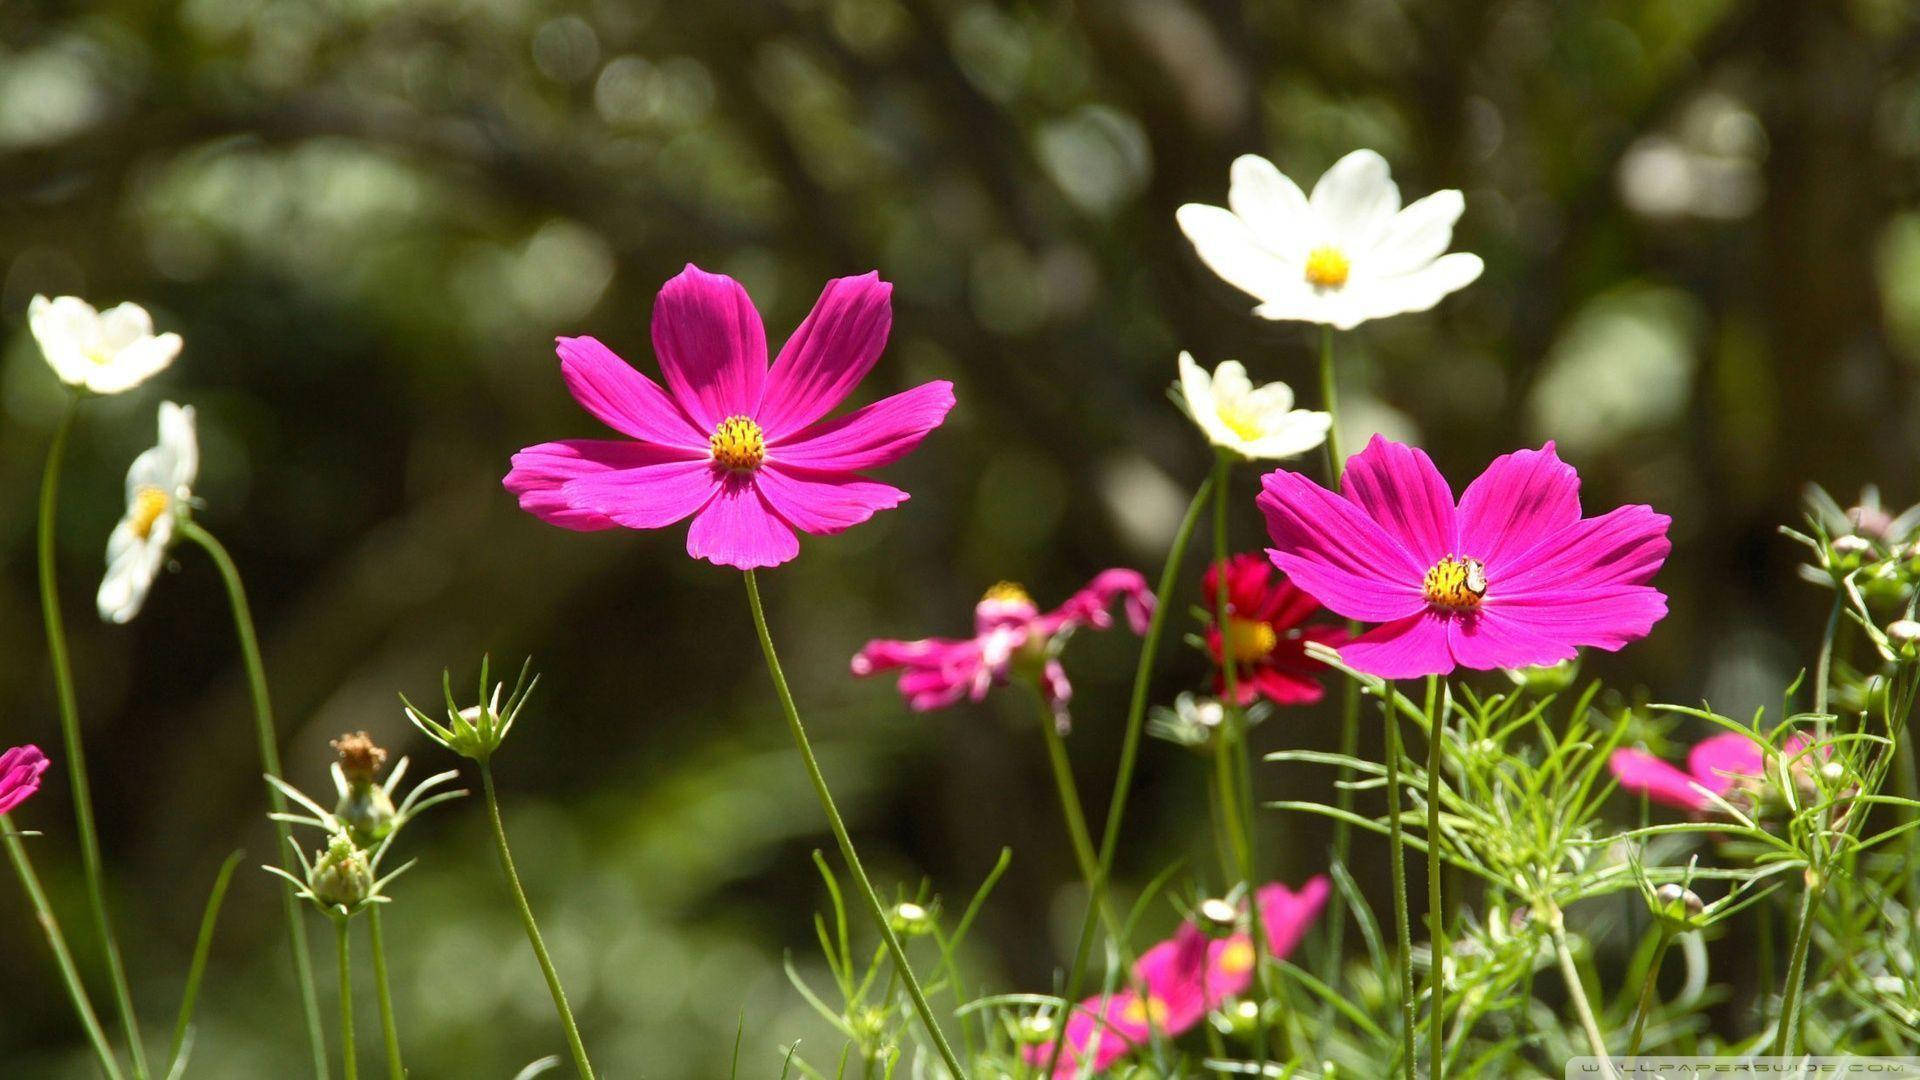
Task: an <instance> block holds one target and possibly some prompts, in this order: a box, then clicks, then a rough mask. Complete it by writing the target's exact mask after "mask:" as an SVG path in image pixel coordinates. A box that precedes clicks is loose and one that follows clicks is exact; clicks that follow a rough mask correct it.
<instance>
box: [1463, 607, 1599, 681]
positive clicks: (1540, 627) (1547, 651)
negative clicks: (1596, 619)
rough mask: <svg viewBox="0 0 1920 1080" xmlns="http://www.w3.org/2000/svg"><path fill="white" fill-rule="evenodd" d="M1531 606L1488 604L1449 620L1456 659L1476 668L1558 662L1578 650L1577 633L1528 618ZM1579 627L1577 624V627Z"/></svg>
mask: <svg viewBox="0 0 1920 1080" xmlns="http://www.w3.org/2000/svg"><path fill="white" fill-rule="evenodd" d="M1526 610H1528V609H1520V608H1514V607H1505V606H1499V605H1493V604H1489V605H1486V606H1485V607H1482V608H1481V609H1480V610H1479V611H1476V612H1473V613H1471V614H1464V615H1455V616H1454V617H1452V618H1450V619H1448V620H1447V647H1448V649H1449V650H1450V651H1451V652H1452V653H1453V658H1454V660H1456V661H1458V662H1459V663H1460V664H1461V665H1462V666H1465V667H1470V668H1473V669H1474V670H1476V671H1492V670H1494V669H1495V668H1520V667H1531V666H1534V665H1541V666H1545V665H1548V664H1557V663H1559V662H1560V661H1562V660H1571V659H1573V657H1574V655H1575V654H1576V653H1577V652H1578V651H1579V650H1577V649H1576V648H1575V647H1574V646H1575V645H1576V644H1584V643H1585V642H1579V641H1575V640H1574V639H1575V637H1577V636H1578V635H1576V634H1569V633H1566V632H1565V631H1566V629H1567V627H1566V626H1564V625H1561V624H1558V623H1556V622H1554V621H1552V620H1551V619H1529V618H1526V617H1524V616H1523V614H1522V612H1523V611H1526ZM1576 628H1577V627H1576Z"/></svg>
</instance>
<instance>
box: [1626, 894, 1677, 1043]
mask: <svg viewBox="0 0 1920 1080" xmlns="http://www.w3.org/2000/svg"><path fill="white" fill-rule="evenodd" d="M1672 947H1673V933H1672V931H1669V930H1668V929H1667V928H1666V927H1665V926H1664V925H1663V926H1662V927H1661V928H1660V942H1659V944H1657V945H1655V946H1654V947H1653V964H1652V965H1651V966H1650V967H1649V968H1648V969H1647V981H1646V984H1645V985H1644V986H1642V987H1641V988H1640V1005H1639V1007H1638V1008H1637V1009H1635V1010H1634V1012H1633V1034H1632V1035H1629V1036H1628V1037H1627V1056H1628V1057H1637V1056H1639V1053H1640V1038H1641V1036H1642V1035H1644V1034H1645V1033H1646V1030H1647V1014H1648V1013H1650V1012H1652V1011H1653V998H1654V987H1655V986H1657V985H1658V984H1659V982H1660V965H1661V964H1664V963H1666V960H1667V950H1668V949H1670V948H1672Z"/></svg>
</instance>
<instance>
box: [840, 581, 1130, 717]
mask: <svg viewBox="0 0 1920 1080" xmlns="http://www.w3.org/2000/svg"><path fill="white" fill-rule="evenodd" d="M1116 598H1118V599H1119V600H1120V602H1121V607H1122V608H1123V609H1124V610H1125V611H1126V614H1127V624H1128V625H1129V626H1131V627H1133V632H1134V633H1136V634H1144V633H1146V631H1147V621H1148V619H1149V618H1151V617H1152V615H1153V604H1154V600H1153V593H1152V592H1151V591H1149V590H1148V589H1147V580H1146V579H1145V578H1143V577H1141V576H1140V575H1139V574H1137V573H1135V572H1133V571H1132V570H1118V569H1116V570H1103V571H1101V572H1100V573H1099V574H1098V575H1096V576H1095V577H1094V579H1093V580H1092V581H1090V582H1088V583H1087V587H1086V588H1084V589H1081V590H1080V591H1079V592H1077V593H1074V594H1073V596H1072V597H1070V598H1069V599H1068V600H1067V602H1066V603H1064V604H1061V605H1060V606H1059V607H1057V608H1055V609H1054V610H1052V611H1049V612H1046V613H1044V614H1043V613H1041V611H1040V609H1039V607H1038V606H1037V605H1035V604H1034V602H1033V598H1032V597H1031V596H1028V595H1027V591H1026V590H1025V589H1023V588H1021V587H1020V586H1018V585H1015V584H1013V583H1011V582H1005V581H1003V582H1001V583H1000V584H998V585H995V586H994V587H993V588H991V589H988V590H987V594H986V595H985V596H983V597H981V598H980V602H979V603H978V604H976V605H974V609H973V636H972V637H970V638H922V639H921V640H919V641H869V642H867V644H866V647H865V648H862V649H861V650H860V651H859V652H858V653H855V654H854V657H853V665H852V667H853V673H854V674H855V675H863V676H864V675H872V674H875V673H876V672H881V671H891V670H894V669H900V693H901V696H903V697H905V698H906V699H907V704H908V706H910V707H911V708H913V709H914V710H915V711H918V712H927V711H930V710H933V709H943V708H945V707H947V706H948V705H952V704H953V703H955V702H957V701H959V700H960V699H961V698H963V697H964V698H968V699H971V700H973V701H979V700H981V699H982V698H984V697H986V696H987V691H988V690H989V689H991V688H992V687H994V686H1002V685H1005V684H1006V682H1007V680H1008V678H1009V677H1011V676H1012V675H1014V674H1015V673H1016V672H1017V671H1018V669H1019V668H1020V667H1021V666H1022V665H1023V664H1026V665H1032V666H1033V668H1034V670H1033V672H1031V677H1032V678H1033V680H1034V683H1035V685H1036V687H1037V688H1038V689H1039V691H1040V694H1041V696H1042V697H1044V698H1046V699H1047V702H1048V704H1050V705H1052V706H1053V712H1054V718H1055V721H1056V722H1057V723H1058V724H1059V725H1060V728H1061V730H1062V731H1063V732H1064V731H1065V730H1066V727H1067V702H1068V700H1069V699H1071V698H1072V697H1073V687H1072V686H1071V685H1070V684H1069V683H1068V682H1067V671H1066V668H1064V667H1062V666H1061V665H1060V659H1059V651H1060V646H1061V645H1062V644H1064V643H1065V641H1066V639H1067V637H1068V636H1069V635H1070V634H1071V633H1072V632H1073V631H1074V630H1076V629H1078V628H1080V627H1082V626H1091V627H1093V628H1094V629H1096V630H1105V629H1107V628H1108V627H1111V626H1112V625H1113V613H1112V612H1111V611H1110V610H1108V609H1109V608H1110V607H1111V606H1112V604H1113V601H1114V600H1115V599H1116Z"/></svg>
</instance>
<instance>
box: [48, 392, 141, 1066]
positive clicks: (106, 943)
mask: <svg viewBox="0 0 1920 1080" xmlns="http://www.w3.org/2000/svg"><path fill="white" fill-rule="evenodd" d="M81 400H82V399H81V397H80V395H79V394H75V395H73V397H72V399H71V400H70V401H69V403H68V405H67V411H66V413H65V414H64V415H63V416H61V418H60V426H59V427H58V428H55V429H54V432H53V443H52V445H50V446H49V447H48V448H47V466H46V471H45V472H44V473H42V474H41V477H40V528H39V536H38V542H39V562H40V614H41V616H42V617H43V618H44V620H45V622H46V627H47V653H48V656H49V657H50V658H51V660H52V662H53V688H54V696H55V697H56V698H58V699H59V704H60V736H61V740H62V742H63V743H64V744H65V749H66V756H67V783H68V784H69V785H71V786H72V788H73V817H74V823H75V825H76V832H77V834H78V836H79V839H80V868H81V871H82V872H83V873H84V875H85V877H86V882H87V902H88V904H89V905H90V907H91V910H92V913H93V929H94V932H95V933H96V934H98V935H99V937H100V951H101V952H102V953H103V954H105V956H106V960H107V977H108V979H109V980H110V981H111V982H112V983H113V999H114V1007H115V1008H116V1009H118V1010H119V1013H120V1025H121V1028H122V1029H123V1030H124V1031H125V1032H126V1036H127V1049H128V1051H129V1053H130V1054H131V1056H132V1058H133V1075H134V1076H135V1078H136V1080H145V1078H146V1076H147V1051H146V1047H145V1046H144V1045H143V1043H142V1041H141V1038H140V1018H139V1017H138V1016H136V1015H135V1014H134V1011H133V992H132V991H131V990H130V989H129V988H128V985H127V968H126V964H125V963H123V962H122V961H121V959H120V942H119V939H117V938H116V937H114V934H113V920H112V919H111V918H109V917H108V915H107V895H106V883H105V880H104V876H105V875H104V874H103V873H102V871H101V865H100V837H99V834H98V832H97V831H96V830H95V828H94V824H93V789H92V787H91V786H90V785H89V784H88V783H87V754H86V748H85V746H84V745H83V744H82V743H81V739H80V704H79V699H78V697H77V696H76V695H75V694H74V690H73V662H72V661H71V660H70V659H69V658H68V656H67V628H66V620H65V619H64V618H63V617H62V616H61V614H60V590H59V584H58V582H57V580H56V575H55V572H54V544H53V539H54V521H55V517H56V516H57V514H58V513H59V508H60V463H61V461H62V459H64V458H65V457H66V453H67V436H68V435H69V434H70V433H71V432H72V431H73V421H74V417H76V416H78V415H79V413H80V402H81Z"/></svg>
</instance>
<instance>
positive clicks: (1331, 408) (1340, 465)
mask: <svg viewBox="0 0 1920 1080" xmlns="http://www.w3.org/2000/svg"><path fill="white" fill-rule="evenodd" d="M1320 407H1321V408H1322V409H1325V410H1326V412H1327V415H1328V416H1330V417H1332V418H1333V422H1332V423H1330V424H1328V425H1327V473H1328V475H1329V476H1331V477H1332V478H1333V486H1334V488H1335V489H1336V490H1338V489H1339V487H1340V472H1341V470H1342V469H1344V468H1346V462H1347V459H1346V458H1344V457H1341V456H1340V395H1339V385H1338V383H1337V382H1336V380H1335V379H1334V377H1333V327H1331V326H1323V327H1321V328H1320Z"/></svg>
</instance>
